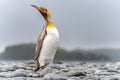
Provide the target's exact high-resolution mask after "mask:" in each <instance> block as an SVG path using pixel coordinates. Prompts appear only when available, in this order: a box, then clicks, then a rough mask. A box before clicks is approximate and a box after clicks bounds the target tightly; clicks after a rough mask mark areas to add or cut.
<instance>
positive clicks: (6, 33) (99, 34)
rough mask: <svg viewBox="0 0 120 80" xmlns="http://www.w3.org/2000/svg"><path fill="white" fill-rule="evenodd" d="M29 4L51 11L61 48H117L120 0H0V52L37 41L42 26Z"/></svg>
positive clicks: (41, 19)
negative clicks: (13, 46) (9, 47)
mask: <svg viewBox="0 0 120 80" xmlns="http://www.w3.org/2000/svg"><path fill="white" fill-rule="evenodd" d="M31 4H34V5H37V6H43V7H45V8H47V9H48V10H49V11H50V13H51V21H52V22H53V23H54V24H55V25H56V27H57V28H58V30H59V32H60V46H61V47H64V48H66V49H75V48H82V49H95V48H120V0H0V51H2V50H4V48H5V47H6V46H8V45H14V44H21V43H31V42H36V41H37V38H38V35H39V33H40V31H41V29H42V27H43V26H44V24H45V23H44V19H43V17H42V16H41V15H40V14H39V12H38V11H37V10H35V9H34V8H33V7H31V6H30V5H31Z"/></svg>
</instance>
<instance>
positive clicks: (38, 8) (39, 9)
mask: <svg viewBox="0 0 120 80" xmlns="http://www.w3.org/2000/svg"><path fill="white" fill-rule="evenodd" d="M31 6H32V7H34V8H36V9H37V10H38V11H40V12H41V8H40V7H37V6H35V5H31Z"/></svg>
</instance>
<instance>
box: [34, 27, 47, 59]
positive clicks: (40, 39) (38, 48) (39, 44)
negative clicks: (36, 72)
mask: <svg viewBox="0 0 120 80" xmlns="http://www.w3.org/2000/svg"><path fill="white" fill-rule="evenodd" d="M46 35H47V32H46V27H44V28H43V30H42V32H41V33H40V36H39V38H38V41H37V44H36V49H35V58H34V60H35V61H36V60H37V59H38V57H39V55H40V52H41V49H42V44H43V40H44V38H45V36H46Z"/></svg>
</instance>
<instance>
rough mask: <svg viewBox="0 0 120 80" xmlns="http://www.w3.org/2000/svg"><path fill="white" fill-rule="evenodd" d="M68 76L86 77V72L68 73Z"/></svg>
mask: <svg viewBox="0 0 120 80" xmlns="http://www.w3.org/2000/svg"><path fill="white" fill-rule="evenodd" d="M67 76H69V77H71V76H86V74H85V72H80V71H69V72H67Z"/></svg>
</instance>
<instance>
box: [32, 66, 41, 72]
mask: <svg viewBox="0 0 120 80" xmlns="http://www.w3.org/2000/svg"><path fill="white" fill-rule="evenodd" d="M39 69H40V68H39V67H38V68H36V69H34V70H32V72H33V73H35V72H37V71H38V70H39Z"/></svg>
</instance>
